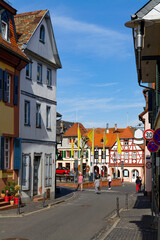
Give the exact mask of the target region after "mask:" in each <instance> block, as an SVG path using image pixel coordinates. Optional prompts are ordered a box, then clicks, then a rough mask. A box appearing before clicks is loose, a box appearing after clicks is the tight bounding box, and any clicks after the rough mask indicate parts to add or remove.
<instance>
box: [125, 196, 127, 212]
mask: <svg viewBox="0 0 160 240" xmlns="http://www.w3.org/2000/svg"><path fill="white" fill-rule="evenodd" d="M125 205H126V209H127V210H128V193H126V202H125Z"/></svg>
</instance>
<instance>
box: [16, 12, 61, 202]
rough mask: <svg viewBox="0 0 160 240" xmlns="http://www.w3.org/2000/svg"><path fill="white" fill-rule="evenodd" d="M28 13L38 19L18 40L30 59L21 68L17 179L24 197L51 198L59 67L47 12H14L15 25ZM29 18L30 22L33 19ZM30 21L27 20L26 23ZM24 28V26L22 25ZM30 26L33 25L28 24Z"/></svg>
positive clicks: (53, 188) (53, 194) (18, 26)
mask: <svg viewBox="0 0 160 240" xmlns="http://www.w3.org/2000/svg"><path fill="white" fill-rule="evenodd" d="M29 16H32V17H33V19H34V20H37V19H40V20H38V24H37V25H36V26H35V28H34V29H31V30H32V34H31V35H30V36H29V40H28V41H27V42H26V40H25V36H24V38H23V39H21V38H20V39H19V40H20V43H21V47H22V48H23V50H24V52H25V53H26V55H27V56H28V58H29V59H30V60H31V62H30V63H29V64H28V65H27V67H26V69H24V70H23V71H21V79H22V81H21V87H20V103H21V104H20V138H21V141H22V143H21V144H22V146H21V149H22V170H21V175H20V182H21V186H22V197H23V198H24V199H27V198H29V199H30V198H31V199H32V198H33V197H34V196H37V195H42V194H44V193H45V192H46V191H47V194H48V195H50V197H51V198H54V197H55V162H56V161H55V157H56V108H57V107H56V106H57V102H56V85H57V84H56V82H57V73H56V72H57V69H58V68H61V63H60V60H59V57H58V52H57V48H56V43H55V39H54V34H53V29H52V23H51V19H50V15H49V11H47V10H45V11H36V12H31V13H24V14H18V15H17V16H16V18H15V20H16V27H17V29H18V30H19V31H20V30H21V29H20V26H21V24H23V20H26V21H28V22H30V21H31V20H30V18H29ZM33 19H32V21H33ZM30 23H31V22H30ZM23 27H25V26H23ZM32 27H33V26H32Z"/></svg>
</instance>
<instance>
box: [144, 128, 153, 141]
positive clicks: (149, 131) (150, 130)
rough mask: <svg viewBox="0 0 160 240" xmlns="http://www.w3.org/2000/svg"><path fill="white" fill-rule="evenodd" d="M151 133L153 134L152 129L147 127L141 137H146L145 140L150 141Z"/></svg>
mask: <svg viewBox="0 0 160 240" xmlns="http://www.w3.org/2000/svg"><path fill="white" fill-rule="evenodd" d="M153 135H154V131H153V130H152V129H147V130H146V131H144V133H143V137H144V139H146V140H147V141H150V140H152V139H153Z"/></svg>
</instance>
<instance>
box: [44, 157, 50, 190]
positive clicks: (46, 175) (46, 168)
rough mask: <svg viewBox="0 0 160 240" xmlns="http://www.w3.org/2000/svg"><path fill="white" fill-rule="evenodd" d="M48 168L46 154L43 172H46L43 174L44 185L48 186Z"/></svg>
mask: <svg viewBox="0 0 160 240" xmlns="http://www.w3.org/2000/svg"><path fill="white" fill-rule="evenodd" d="M48 169H49V158H48V156H46V157H45V172H46V174H45V186H48V184H49V176H48V173H49V171H48Z"/></svg>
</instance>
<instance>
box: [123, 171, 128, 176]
mask: <svg viewBox="0 0 160 240" xmlns="http://www.w3.org/2000/svg"><path fill="white" fill-rule="evenodd" d="M123 177H129V171H128V170H127V169H125V170H123Z"/></svg>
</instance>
